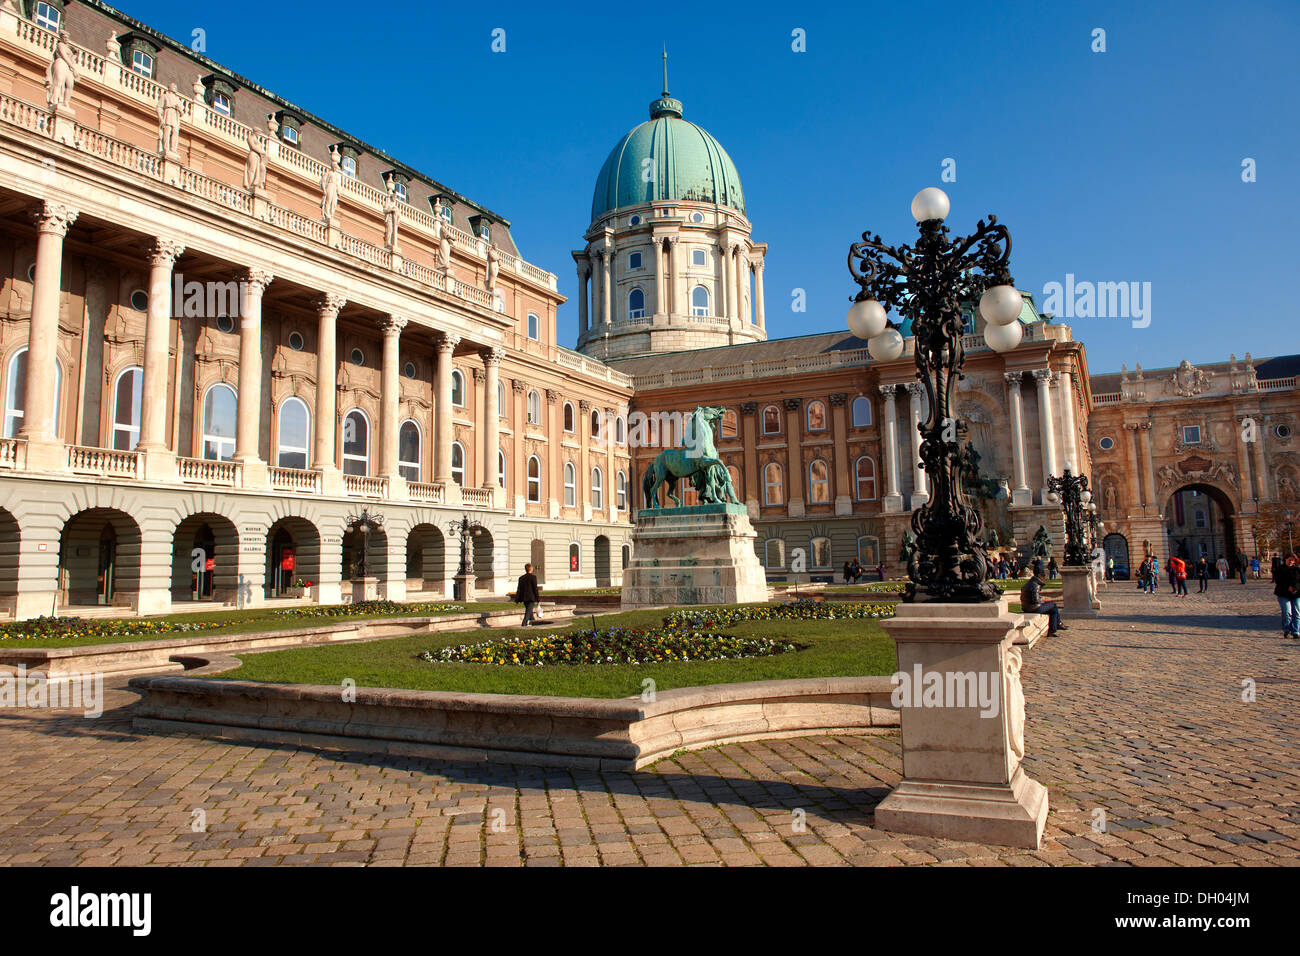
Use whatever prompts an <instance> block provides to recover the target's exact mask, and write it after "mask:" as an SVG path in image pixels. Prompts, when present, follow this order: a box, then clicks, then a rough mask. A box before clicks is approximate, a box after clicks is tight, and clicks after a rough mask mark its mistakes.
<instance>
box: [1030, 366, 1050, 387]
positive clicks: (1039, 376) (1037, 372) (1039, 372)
mask: <svg viewBox="0 0 1300 956" xmlns="http://www.w3.org/2000/svg"><path fill="white" fill-rule="evenodd" d="M1034 381H1036V382H1038V383H1039V384H1040V385H1042V384H1045V383H1050V382H1051V381H1052V370H1051V369H1050V368H1036V369H1034Z"/></svg>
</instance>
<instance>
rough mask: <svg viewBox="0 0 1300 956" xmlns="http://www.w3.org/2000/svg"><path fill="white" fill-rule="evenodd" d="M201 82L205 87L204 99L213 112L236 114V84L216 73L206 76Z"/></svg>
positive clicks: (228, 114) (223, 114)
mask: <svg viewBox="0 0 1300 956" xmlns="http://www.w3.org/2000/svg"><path fill="white" fill-rule="evenodd" d="M200 82H201V83H202V84H203V87H204V94H203V99H204V101H205V102H206V103H207V104H208V107H209V108H210V109H211V110H212V112H214V113H219V114H221V115H222V116H231V117H233V116H234V115H235V87H234V84H232V83H231V82H230V81H229V80H224V79H222V78H221V77H219V76H216V75H215V74H212V75H209V76H205V77H204V78H203V79H202V80H201V81H200Z"/></svg>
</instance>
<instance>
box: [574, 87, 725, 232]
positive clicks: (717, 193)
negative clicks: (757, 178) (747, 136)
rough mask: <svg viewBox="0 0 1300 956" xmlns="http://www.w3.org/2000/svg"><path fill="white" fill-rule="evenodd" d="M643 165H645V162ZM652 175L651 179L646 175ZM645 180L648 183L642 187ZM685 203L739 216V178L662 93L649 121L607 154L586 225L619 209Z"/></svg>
mask: <svg viewBox="0 0 1300 956" xmlns="http://www.w3.org/2000/svg"><path fill="white" fill-rule="evenodd" d="M647 160H649V162H646V161H647ZM648 170H650V171H653V175H652V176H648V175H647V171H648ZM647 180H648V181H647ZM665 199H667V200H671V199H685V200H690V201H694V202H706V203H716V204H717V205H719V206H727V207H729V208H731V209H735V210H736V211H737V212H740V213H742V214H743V213H744V211H745V194H744V192H743V191H742V190H741V188H740V173H738V172H736V164H735V163H733V162H732V161H731V157H730V156H728V155H727V151H726V150H725V149H723V148H722V144H721V143H719V142H718V141H717V140H716V139H714V138H713V137H712V136H710V135H709V134H708V133H707V132H705V131H704V130H702V129H701V128H700V127H698V126H696V125H695V124H694V123H692V122H690V121H689V120H684V119H682V104H681V102H680V101H678V100H675V99H673V98H672V97H671V96H670V95H669V94H668V91H667V90H666V89H665V90H664V94H663V96H662V97H660V98H659V99H657V100H655V101H654V102H653V103H651V104H650V119H649V121H648V122H645V123H642V124H641V125H640V126H638V127H636V129H634V130H632V131H631V132H630V133H628V134H627V135H626V136H624V137H623V138H622V139H621V140H619V142H618V145H617V146H615V147H614V149H613V150H611V151H610V154H609V158H608V159H606V160H605V165H604V166H602V167H601V169H600V175H599V176H598V177H597V178H596V192H595V194H594V195H593V196H592V198H591V221H592V222H595V221H596V220H598V219H600V218H601V217H602V216H604V215H605V214H606V213H608V212H611V211H613V210H615V209H622V208H623V207H624V206H639V205H641V204H642V203H648V202H654V201H656V200H665Z"/></svg>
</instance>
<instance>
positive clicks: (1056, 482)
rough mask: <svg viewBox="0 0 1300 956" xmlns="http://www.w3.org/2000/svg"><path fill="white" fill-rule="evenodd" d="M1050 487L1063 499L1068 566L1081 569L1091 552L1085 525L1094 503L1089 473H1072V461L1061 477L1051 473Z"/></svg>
mask: <svg viewBox="0 0 1300 956" xmlns="http://www.w3.org/2000/svg"><path fill="white" fill-rule="evenodd" d="M1047 488H1048V490H1049V491H1051V492H1052V493H1054V494H1055V495H1057V496H1058V497H1059V498H1060V500H1061V511H1062V512H1063V513H1064V514H1065V565H1066V567H1074V568H1079V567H1083V566H1084V565H1086V564H1088V561H1089V558H1090V557H1091V552H1090V551H1089V548H1088V529H1087V528H1086V526H1085V521H1086V519H1085V518H1084V514H1085V512H1088V505H1090V504H1091V503H1092V492H1091V491H1090V490H1089V489H1088V476H1087V475H1077V476H1076V475H1074V474H1072V473H1071V470H1070V465H1069V463H1066V466H1065V472H1064V474H1062V475H1061V477H1059V478H1058V477H1056V476H1055V475H1049V476H1048V477H1047Z"/></svg>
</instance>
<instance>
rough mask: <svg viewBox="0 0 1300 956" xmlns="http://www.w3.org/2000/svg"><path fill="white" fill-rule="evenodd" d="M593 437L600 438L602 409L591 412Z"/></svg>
mask: <svg viewBox="0 0 1300 956" xmlns="http://www.w3.org/2000/svg"><path fill="white" fill-rule="evenodd" d="M591 437H592V438H600V437H601V435H600V409H598V408H593V409H592V410H591Z"/></svg>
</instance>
